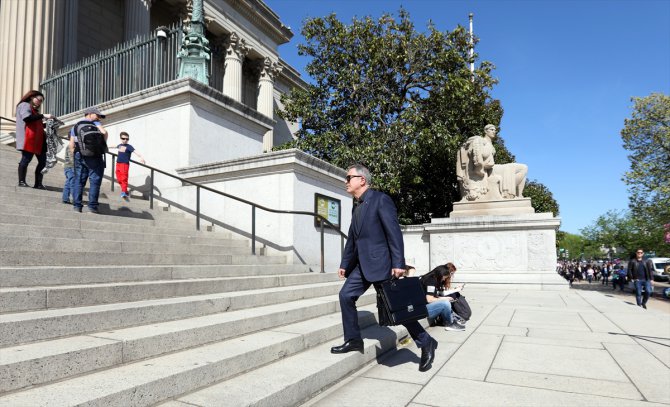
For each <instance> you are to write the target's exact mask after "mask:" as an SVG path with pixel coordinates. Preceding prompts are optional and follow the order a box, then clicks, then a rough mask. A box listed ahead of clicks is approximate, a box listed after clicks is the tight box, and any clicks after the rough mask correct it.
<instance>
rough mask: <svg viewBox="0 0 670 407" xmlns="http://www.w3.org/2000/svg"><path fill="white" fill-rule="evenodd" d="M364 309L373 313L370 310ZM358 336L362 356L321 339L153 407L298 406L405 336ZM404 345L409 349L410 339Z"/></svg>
mask: <svg viewBox="0 0 670 407" xmlns="http://www.w3.org/2000/svg"><path fill="white" fill-rule="evenodd" d="M368 309H369V310H370V311H372V307H368ZM372 312H374V311H372ZM360 319H361V317H360V314H359V320H360ZM361 334H362V336H363V338H365V339H364V343H365V345H364V348H365V350H364V352H363V353H359V352H350V353H346V354H342V355H333V354H331V353H330V348H331V347H332V346H333V345H339V344H341V343H342V339H341V337H336V336H335V337H333V338H332V340H330V341H329V340H328V339H324V342H323V343H320V344H316V345H315V346H312V347H310V348H308V349H305V350H304V351H302V352H298V353H295V354H292V355H287V356H286V357H284V358H280V359H277V360H276V361H274V362H271V363H269V364H267V365H265V366H261V367H258V368H256V369H253V370H250V371H248V372H246V373H242V374H240V375H237V376H235V377H232V378H230V379H227V380H224V381H221V382H219V383H216V384H213V385H211V386H208V387H205V388H203V389H200V390H196V391H194V392H190V393H187V394H185V395H183V396H177V397H173V400H171V401H167V402H164V403H160V404H158V405H157V407H181V406H183V407H186V406H189V407H190V406H193V407H196V406H198V407H215V406H226V407H248V406H273V407H291V406H298V405H301V403H303V402H306V401H307V400H308V399H310V398H312V397H314V396H316V395H317V394H318V393H320V392H321V391H322V390H324V389H326V388H328V387H330V386H332V385H333V384H335V383H337V382H338V381H340V380H342V379H345V378H347V377H350V376H351V375H352V374H354V373H355V372H356V371H357V370H359V369H360V368H361V367H363V366H365V365H366V364H367V363H369V362H372V361H374V360H375V359H378V358H379V357H381V356H382V355H383V354H385V353H386V352H389V351H396V349H397V348H398V347H402V346H403V345H402V343H405V342H406V338H408V337H409V336H408V333H407V330H406V329H405V328H404V327H403V326H397V327H380V326H379V325H377V324H371V325H369V326H368V327H366V328H364V329H362V330H361ZM406 346H414V345H413V343H412V341H411V340H410V341H409V342H408V344H407V345H406ZM389 385H392V384H389ZM436 397H440V396H439V395H438V396H436ZM371 399H374V397H372V398H371ZM350 405H352V406H359V405H367V404H366V403H364V402H363V401H361V400H351V404H350ZM373 405H376V404H373Z"/></svg>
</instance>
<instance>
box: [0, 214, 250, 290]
mask: <svg viewBox="0 0 670 407" xmlns="http://www.w3.org/2000/svg"><path fill="white" fill-rule="evenodd" d="M155 230H160V231H161V233H156V232H154V231H155ZM0 231H2V235H3V236H23V237H25V238H61V239H62V238H68V239H89V240H94V239H98V238H100V231H98V230H95V229H74V228H73V229H69V228H55V227H54V228H52V227H47V226H35V225H19V224H3V223H0ZM171 231H172V229H158V228H155V227H154V228H143V229H141V230H137V231H126V232H117V231H115V230H106V231H105V233H104V235H103V237H104V238H105V239H107V240H116V241H123V242H147V243H178V244H183V245H191V244H206V245H221V244H223V245H225V244H226V243H228V242H235V243H231V244H232V245H233V246H238V245H239V246H249V242H248V241H247V240H246V239H242V238H237V239H232V238H231V237H230V235H231V234H230V233H228V232H220V233H204V232H201V233H192V235H193V236H189V235H186V234H170V233H168V232H171ZM240 242H243V243H240ZM0 284H2V283H1V282H0Z"/></svg>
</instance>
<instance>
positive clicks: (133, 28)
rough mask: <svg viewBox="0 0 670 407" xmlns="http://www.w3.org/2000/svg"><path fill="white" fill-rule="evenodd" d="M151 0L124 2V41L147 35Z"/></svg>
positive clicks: (128, 0)
mask: <svg viewBox="0 0 670 407" xmlns="http://www.w3.org/2000/svg"><path fill="white" fill-rule="evenodd" d="M150 8H151V0H126V9H125V10H126V11H125V30H124V37H125V40H126V41H128V40H132V39H133V38H135V37H137V36H138V35H144V34H147V33H149V30H150V29H151V27H150V22H151V20H150V16H151V14H150V13H149V9H150Z"/></svg>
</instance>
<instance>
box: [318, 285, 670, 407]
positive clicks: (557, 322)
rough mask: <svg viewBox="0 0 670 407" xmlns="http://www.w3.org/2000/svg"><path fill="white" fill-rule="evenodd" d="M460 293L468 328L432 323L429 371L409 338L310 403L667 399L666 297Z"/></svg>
mask: <svg viewBox="0 0 670 407" xmlns="http://www.w3.org/2000/svg"><path fill="white" fill-rule="evenodd" d="M464 294H465V295H466V297H467V298H468V301H469V302H470V305H471V307H472V309H473V317H472V319H471V320H470V321H469V322H468V323H467V330H466V331H465V332H447V331H445V330H444V329H443V328H438V327H433V328H430V329H429V332H430V334H431V335H433V336H434V337H435V338H436V339H437V340H438V341H439V343H440V344H439V347H438V349H437V356H436V359H435V362H434V364H433V368H432V369H431V370H430V371H429V372H426V373H421V372H419V371H418V370H417V365H418V361H419V356H420V350H419V349H417V348H416V347H415V346H414V344H413V343H412V342H411V340H409V341H408V340H405V341H403V346H401V347H400V348H399V349H398V350H397V351H395V352H394V351H391V352H389V353H386V354H384V355H383V356H381V357H380V358H378V360H374V361H372V362H371V363H370V364H368V365H367V366H366V367H365V368H363V369H361V370H359V371H357V372H355V373H354V374H352V375H351V376H350V377H349V378H347V379H345V380H343V381H341V382H340V383H338V385H336V386H334V387H332V388H330V389H328V390H327V391H325V392H324V393H322V394H320V395H319V396H317V397H316V398H314V399H312V400H311V401H310V402H308V403H306V404H305V406H338V407H341V406H385V407H386V406H389V407H390V406H416V407H418V406H590V407H591V406H608V407H610V406H626V407H633V406H661V405H670V302H668V301H667V300H663V299H654V298H652V299H651V300H650V302H649V307H648V308H649V309H647V310H644V309H642V308H639V307H637V306H636V305H634V304H635V297H634V296H633V295H631V294H623V295H620V294H619V293H618V292H617V293H615V294H614V295H612V294H611V293H610V292H609V290H607V291H602V292H600V291H595V290H581V289H579V288H578V287H575V288H573V289H570V290H569V291H556V292H551V291H523V290H516V291H515V290H504V289H486V290H483V289H482V290H477V289H471V288H469V287H468V288H467V289H466V290H465V292H464ZM374 340H375V339H374V335H369V336H368V337H366V343H367V342H371V341H374ZM332 357H333V358H337V357H346V356H343V355H333V356H332Z"/></svg>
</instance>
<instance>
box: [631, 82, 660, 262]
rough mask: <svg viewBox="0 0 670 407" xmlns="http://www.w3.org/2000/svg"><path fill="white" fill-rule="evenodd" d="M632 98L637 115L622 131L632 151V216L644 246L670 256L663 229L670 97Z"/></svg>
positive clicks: (633, 116) (634, 113) (633, 115)
mask: <svg viewBox="0 0 670 407" xmlns="http://www.w3.org/2000/svg"><path fill="white" fill-rule="evenodd" d="M632 101H633V114H632V116H631V118H630V119H626V120H625V121H624V128H623V130H621V138H622V140H623V143H624V148H625V149H626V150H628V152H629V155H628V159H629V161H630V171H628V172H626V174H625V175H624V177H623V181H624V182H625V183H626V184H627V185H628V187H629V207H630V209H631V216H632V218H633V220H634V223H635V225H636V226H637V233H639V234H640V240H641V241H648V243H647V244H648V245H646V246H645V245H642V247H644V248H645V249H646V250H654V251H656V252H657V254H659V255H660V254H661V253H662V254H664V255H670V245H668V243H666V242H665V239H664V229H663V226H664V224H667V223H669V222H670V97H669V96H668V95H665V94H663V93H652V94H651V95H649V96H646V97H635V98H632Z"/></svg>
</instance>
